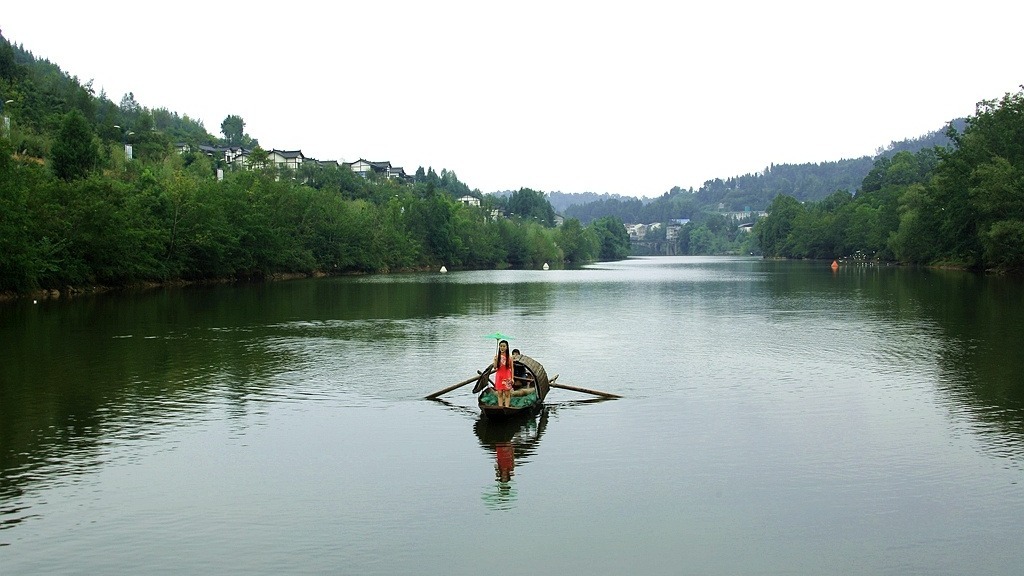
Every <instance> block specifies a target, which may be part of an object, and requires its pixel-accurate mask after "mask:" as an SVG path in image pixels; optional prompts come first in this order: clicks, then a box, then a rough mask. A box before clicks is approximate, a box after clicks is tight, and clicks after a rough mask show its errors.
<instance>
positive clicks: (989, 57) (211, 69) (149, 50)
mask: <svg viewBox="0 0 1024 576" xmlns="http://www.w3.org/2000/svg"><path fill="white" fill-rule="evenodd" d="M673 4H678V5H677V6H673ZM691 4H692V6H691ZM1022 22H1024V2H1021V1H1020V0H969V1H967V0H965V1H961V2H947V1H942V0H938V1H934V0H933V1H901V0H859V1H857V2H844V3H838V2H828V1H826V0H818V1H815V2H802V1H795V0H777V1H775V2H764V1H738V0H715V1H711V0H708V1H702V2H693V3H682V2H668V1H665V0H656V1H654V2H647V1H645V0H631V1H627V2H600V1H589V2H560V1H558V0H548V1H541V2H533V1H530V0H526V1H518V2H514V3H509V2H503V3H495V2H483V1H479V0H476V1H468V2H456V1H449V0H437V1H432V2H431V1H420V2H416V1H405V2H399V1H373V2H366V1H362V2H350V1H347V0H345V1H338V2H311V1H307V2H281V1H279V2H256V1H248V2H211V1H205V2H194V1H191V0H177V1H174V2H166V1H165V2H145V1H140V0H134V1H131V2H113V1H104V0H94V1H89V2H82V1H75V2H57V1H51V0H33V1H31V2H29V1H22V2H5V3H4V7H3V8H2V9H0V30H2V32H3V35H4V36H5V37H6V38H7V39H8V40H10V41H11V42H13V43H16V44H22V45H24V47H25V48H26V49H28V50H29V51H31V52H32V53H33V54H35V56H36V57H39V58H46V59H49V60H50V61H52V62H54V63H55V64H57V65H59V66H60V67H61V68H62V69H63V70H65V71H66V72H68V73H69V74H71V75H74V76H77V77H78V78H79V79H80V80H81V81H82V82H83V83H84V82H87V81H88V80H90V79H92V80H93V81H94V87H95V88H96V89H97V92H98V91H99V90H100V89H104V90H106V93H107V96H108V97H109V98H110V99H111V100H112V101H114V102H115V103H116V102H120V99H121V96H123V95H124V94H125V93H127V92H129V91H131V92H133V93H134V94H135V98H136V100H137V101H138V102H139V103H140V104H142V105H143V106H146V107H148V108H161V107H163V108H168V109H170V110H172V111H175V112H178V113H179V114H182V115H188V116H189V117H191V118H196V119H200V120H202V121H203V123H204V125H205V126H206V128H207V130H208V131H209V132H211V133H212V134H215V135H218V136H219V135H220V123H221V121H222V120H223V119H224V117H225V116H227V115H229V114H237V115H239V116H241V117H242V118H243V119H244V120H245V123H246V125H245V130H246V132H248V133H249V135H250V136H252V137H254V138H258V139H259V141H260V144H261V145H263V146H264V147H265V148H268V149H269V148H278V149H301V150H302V151H303V153H305V155H306V156H311V157H314V158H317V159H321V160H326V159H335V160H340V159H344V160H346V161H353V160H357V159H359V158H365V159H368V160H390V161H391V163H392V164H393V165H396V166H402V167H404V168H405V169H406V171H408V172H410V173H411V172H413V171H414V170H415V169H416V168H417V167H418V166H424V167H428V166H432V167H433V168H434V169H435V170H437V171H438V172H440V170H441V169H442V168H447V169H448V170H453V171H455V173H456V174H457V175H458V177H459V179H460V180H461V181H463V182H464V183H466V184H468V185H469V186H470V188H479V189H480V190H481V191H483V192H492V191H496V190H514V189H518V188H521V187H529V188H533V189H536V190H541V191H544V192H551V191H562V192H585V191H590V192H598V193H601V192H610V193H616V194H624V195H634V196H657V195H660V194H662V193H664V192H666V191H668V190H669V189H670V188H672V187H673V186H681V187H683V188H688V187H691V186H692V187H694V188H697V187H699V186H700V185H701V184H702V183H703V182H704V181H705V180H709V179H712V178H716V177H722V178H726V177H729V176H736V175H741V174H746V173H751V172H757V171H760V170H762V169H763V168H764V167H766V166H767V165H769V164H770V163H776V164H780V163H802V162H821V161H830V160H839V159H841V158H853V157H859V156H862V155H865V154H873V153H874V152H875V150H876V149H877V148H878V147H881V146H885V145H886V144H888V143H889V142H891V141H893V140H902V139H904V138H908V137H916V136H920V135H922V134H925V133H927V132H930V131H932V130H936V129H939V128H941V127H942V126H943V125H944V124H945V123H946V122H947V121H949V120H951V119H953V118H956V117H962V116H969V115H971V114H973V113H974V111H975V104H976V103H977V102H979V101H980V100H984V99H998V98H1000V97H1002V96H1003V94H1005V93H1007V92H1016V91H1018V90H1019V85H1020V84H1022V83H1024V64H1022V62H1024V61H1022V60H1021V54H1022V53H1024V48H1022V44H1021V38H1022V33H1021V30H1022V28H1021V26H1022Z"/></svg>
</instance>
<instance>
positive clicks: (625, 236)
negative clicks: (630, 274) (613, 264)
mask: <svg viewBox="0 0 1024 576" xmlns="http://www.w3.org/2000/svg"><path fill="white" fill-rule="evenodd" d="M590 229H592V230H593V231H594V234H595V235H596V236H597V239H598V246H599V248H598V258H600V259H601V260H622V259H624V258H626V257H628V256H629V252H630V245H629V233H628V232H626V226H625V224H623V223H622V220H620V219H619V218H618V217H617V216H605V217H604V218H599V219H598V220H595V221H594V223H593V224H591V225H590Z"/></svg>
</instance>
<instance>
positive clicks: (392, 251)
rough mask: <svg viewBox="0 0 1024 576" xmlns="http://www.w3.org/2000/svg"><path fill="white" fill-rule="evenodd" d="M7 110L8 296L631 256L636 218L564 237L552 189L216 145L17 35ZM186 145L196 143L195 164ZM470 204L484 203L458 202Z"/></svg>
mask: <svg viewBox="0 0 1024 576" xmlns="http://www.w3.org/2000/svg"><path fill="white" fill-rule="evenodd" d="M0 103H2V104H3V109H2V113H3V116H4V117H7V118H9V126H10V128H9V129H8V128H7V125H6V124H5V125H4V126H3V134H0V294H2V293H5V292H6V293H8V294H10V293H24V292H28V291H32V290H36V289H40V288H43V289H57V290H60V291H66V290H68V289H72V290H74V289H81V288H83V287H91V286H96V285H104V286H126V285H133V284H139V283H150V282H157V283H164V282H176V281H181V280H199V281H205V280H223V279H232V278H264V277H269V276H275V275H280V274H317V273H321V274H338V273H351V272H379V271H393V270H413V269H436V267H439V266H440V265H442V264H443V265H445V266H447V267H448V268H458V267H465V268H494V267H538V268H539V267H540V266H541V265H542V264H544V263H549V264H550V265H552V266H560V265H563V264H570V265H578V264H581V263H585V262H590V261H593V260H595V259H618V258H623V257H625V256H627V255H628V254H629V239H628V236H627V235H626V232H625V229H624V228H623V226H622V222H621V221H619V220H616V219H613V218H609V219H604V220H602V221H597V222H593V223H591V224H590V225H589V226H586V227H584V226H582V225H581V224H580V223H579V222H578V221H576V220H571V219H570V220H569V221H567V222H566V223H565V225H564V226H562V227H559V228H555V227H554V210H553V209H552V208H551V206H550V204H548V202H547V201H546V200H545V198H544V195H543V193H540V192H536V191H532V190H528V189H522V190H518V191H516V192H514V193H512V194H511V195H509V196H508V197H505V198H495V197H492V196H489V195H483V194H480V193H479V191H477V190H471V189H470V188H469V187H468V186H467V185H466V184H464V183H462V182H460V181H459V179H458V177H457V176H456V175H455V172H454V171H451V170H447V169H442V170H441V171H440V173H437V172H435V171H434V169H433V168H427V169H424V168H423V167H420V168H419V169H418V170H417V171H416V176H415V177H414V178H413V181H412V182H407V181H404V180H395V179H391V178H388V177H386V176H382V175H370V176H368V177H367V178H363V177H360V176H359V175H356V174H354V173H353V172H351V171H350V170H349V169H347V168H344V167H339V166H338V165H337V163H320V162H315V161H313V162H304V163H303V164H302V165H301V167H299V168H298V169H297V170H290V169H288V168H284V167H279V166H276V165H274V164H273V163H272V162H267V158H268V154H267V151H266V150H263V149H262V148H260V147H259V145H258V140H257V139H256V138H253V137H250V136H249V135H248V134H245V133H244V131H243V128H244V121H243V120H242V119H241V118H240V117H237V116H228V117H227V118H225V119H224V122H223V123H222V124H221V129H222V132H223V133H224V138H223V139H220V138H214V137H213V136H212V135H211V134H209V133H208V132H207V131H206V129H205V128H204V126H203V124H202V123H200V122H198V121H195V120H192V119H190V118H189V117H188V116H187V115H185V116H179V115H178V114H177V113H175V112H171V111H169V110H164V109H157V110H151V109H148V108H146V107H145V106H144V105H142V104H140V103H138V102H136V101H135V99H134V97H133V96H132V95H131V94H130V93H129V94H127V95H125V96H124V97H122V98H121V100H120V104H114V103H113V102H112V101H111V100H109V99H108V98H107V97H106V95H105V94H103V93H100V94H95V93H94V91H93V90H92V87H91V84H90V83H86V84H85V85H83V84H81V83H80V81H79V80H78V79H77V78H72V77H69V76H68V75H67V74H65V73H64V72H62V71H61V70H60V68H59V67H58V66H57V65H55V64H53V63H50V62H48V61H46V60H42V59H36V58H35V57H34V56H33V55H32V54H31V53H30V52H28V51H27V50H25V49H23V48H22V47H21V46H13V45H11V44H10V43H9V42H8V41H7V39H5V38H3V37H0ZM176 142H185V143H189V144H192V145H193V147H192V149H191V151H188V152H185V153H179V152H178V150H177V148H176V147H175V146H174V143H176ZM239 142H241V143H243V144H251V145H253V146H255V148H254V149H253V151H252V155H251V159H250V163H249V165H248V166H249V168H250V169H233V168H232V166H231V165H227V164H226V162H224V159H223V158H217V157H215V156H211V155H207V154H205V153H200V152H197V151H196V148H195V146H194V145H195V144H227V143H232V144H237V143H239ZM126 145H131V147H132V150H133V154H132V155H131V156H130V155H129V154H127V147H126ZM216 168H222V169H224V170H226V174H225V176H224V178H223V180H218V179H217V176H216V173H217V172H216ZM466 195H473V196H476V197H477V198H480V199H481V205H480V206H467V205H464V204H462V203H460V202H458V201H457V198H461V197H463V196H466Z"/></svg>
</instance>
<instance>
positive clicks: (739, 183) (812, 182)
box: [552, 119, 964, 223]
mask: <svg viewBox="0 0 1024 576" xmlns="http://www.w3.org/2000/svg"><path fill="white" fill-rule="evenodd" d="M952 126H953V127H954V128H956V129H958V130H962V129H963V127H964V120H963V119H960V120H956V121H954V122H953V123H952ZM949 145H950V139H949V137H948V136H947V135H946V129H945V128H943V129H942V130H938V131H935V132H931V133H929V134H926V135H924V136H921V137H918V138H912V139H907V140H903V141H901V142H892V143H891V144H889V146H887V147H886V148H884V149H880V150H879V151H878V154H877V155H875V156H863V157H860V158H853V159H846V160H836V161H825V162H819V163H807V164H772V165H770V166H767V167H766V168H765V169H764V170H763V171H761V172H758V173H754V174H744V175H742V176H732V177H729V178H726V179H724V180H723V179H721V178H716V179H714V180H708V181H707V182H705V183H704V185H703V186H701V187H700V188H699V189H697V190H683V189H681V188H678V187H677V188H673V189H671V190H670V191H669V192H667V193H666V194H664V195H662V196H661V197H658V198H655V199H653V200H649V199H643V200H639V201H638V200H636V199H634V198H624V197H612V196H609V195H607V194H605V195H602V196H598V195H596V194H588V195H574V194H572V195H562V196H563V198H560V203H562V204H569V205H568V206H567V207H566V208H565V210H564V214H565V215H566V216H568V217H572V218H578V219H579V220H580V221H581V222H584V223H586V222H589V221H591V220H593V219H596V218H601V217H606V216H617V217H619V218H621V219H622V220H623V221H625V222H638V223H652V222H666V221H668V220H671V219H675V218H695V217H699V216H700V214H701V213H702V212H703V213H718V212H749V211H755V212H756V211H763V210H765V209H766V208H767V207H768V205H769V204H771V202H772V200H774V199H775V197H776V196H779V195H780V194H781V195H786V196H792V197H793V198H796V199H797V200H800V201H801V202H807V201H812V202H813V201H817V200H822V199H823V198H825V197H827V196H828V195H830V194H832V193H833V192H836V191H839V190H845V191H847V192H850V193H851V194H855V193H856V192H857V191H858V190H859V189H860V186H861V182H862V181H863V180H864V177H865V176H867V175H868V173H869V172H870V171H871V168H872V167H873V166H874V163H875V161H876V160H877V159H878V158H883V157H885V158H892V157H893V156H894V155H895V154H896V153H898V152H913V153H916V152H918V151H920V150H924V149H931V148H934V147H936V146H940V147H946V146H949ZM565 197H568V198H565ZM552 204H555V203H554V202H552ZM556 206H557V204H556Z"/></svg>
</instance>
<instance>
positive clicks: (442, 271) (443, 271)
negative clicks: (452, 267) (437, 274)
mask: <svg viewBox="0 0 1024 576" xmlns="http://www.w3.org/2000/svg"><path fill="white" fill-rule="evenodd" d="M447 272H448V269H447V268H445V267H444V266H441V274H445V273H447Z"/></svg>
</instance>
